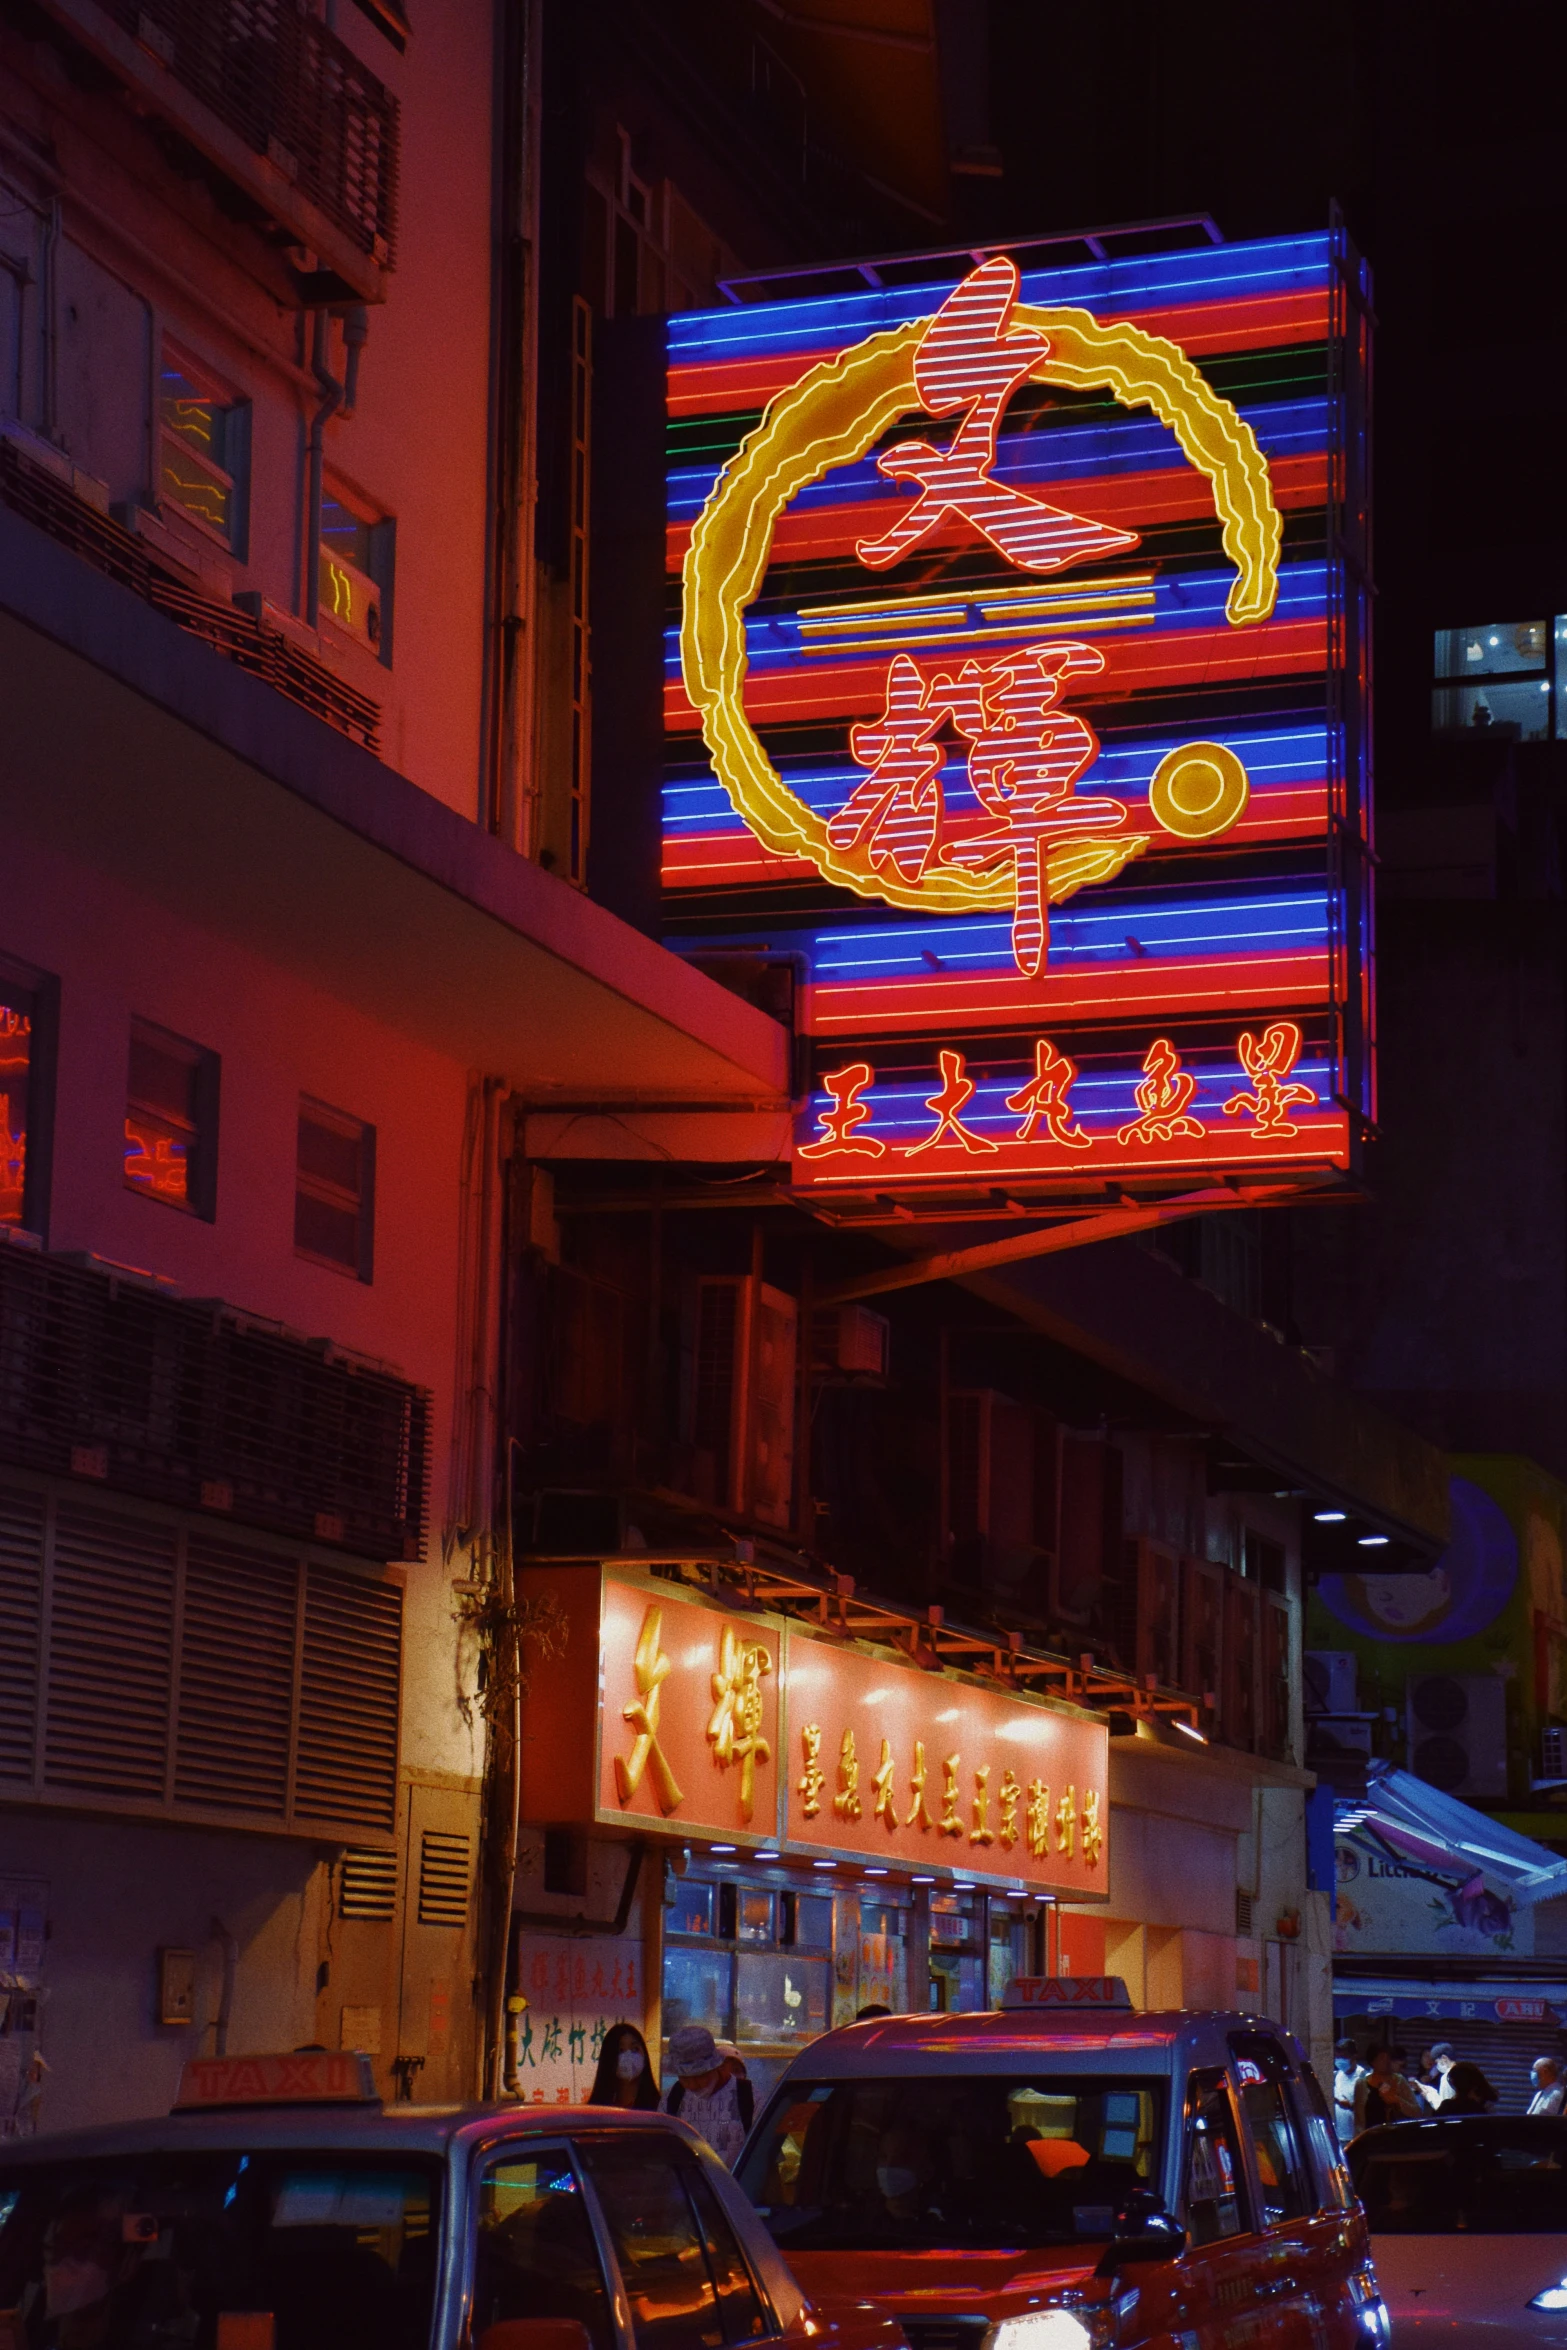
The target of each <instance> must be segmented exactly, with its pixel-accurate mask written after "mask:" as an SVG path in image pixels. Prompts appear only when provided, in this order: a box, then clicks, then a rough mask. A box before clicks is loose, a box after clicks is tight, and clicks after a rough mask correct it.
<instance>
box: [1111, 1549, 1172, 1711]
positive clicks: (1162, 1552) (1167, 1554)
mask: <svg viewBox="0 0 1567 2350" xmlns="http://www.w3.org/2000/svg"><path fill="white" fill-rule="evenodd" d="M1122 1590H1123V1593H1124V1594H1125V1596H1126V1597H1127V1598H1128V1599H1130V1600H1131V1602H1132V1622H1131V1624H1130V1625H1129V1626H1125V1627H1123V1629H1122V1637H1121V1650H1122V1654H1123V1657H1125V1658H1126V1659H1127V1660H1128V1661H1129V1662H1132V1663H1133V1664H1134V1666H1135V1669H1136V1673H1137V1677H1138V1679H1139V1680H1140V1681H1146V1680H1148V1679H1150V1678H1152V1679H1153V1680H1155V1681H1157V1682H1158V1683H1159V1685H1160V1687H1161V1688H1164V1689H1173V1688H1174V1687H1175V1686H1176V1685H1177V1684H1178V1683H1179V1681H1180V1678H1181V1640H1180V1632H1181V1561H1180V1556H1179V1553H1178V1552H1176V1551H1174V1550H1171V1549H1170V1548H1168V1546H1167V1545H1166V1544H1164V1543H1162V1542H1150V1541H1148V1540H1146V1539H1145V1538H1144V1537H1142V1536H1138V1537H1135V1538H1133V1539H1131V1540H1129V1541H1128V1542H1127V1545H1126V1572H1125V1574H1124V1576H1123V1578H1122Z"/></svg>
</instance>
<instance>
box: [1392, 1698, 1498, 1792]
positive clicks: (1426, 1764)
mask: <svg viewBox="0 0 1567 2350" xmlns="http://www.w3.org/2000/svg"><path fill="white" fill-rule="evenodd" d="M1407 1702H1408V1718H1409V1767H1410V1769H1411V1770H1412V1771H1413V1772H1414V1774H1415V1777H1416V1778H1417V1779H1424V1780H1425V1782H1426V1784H1427V1785H1428V1786H1430V1787H1436V1788H1439V1789H1440V1790H1441V1792H1442V1793H1443V1794H1444V1795H1458V1796H1463V1797H1466V1798H1467V1797H1469V1796H1474V1795H1478V1796H1480V1797H1482V1798H1484V1797H1487V1796H1501V1795H1505V1794H1506V1793H1507V1690H1506V1687H1505V1685H1504V1683H1502V1682H1501V1681H1499V1680H1498V1679H1497V1678H1496V1675H1495V1674H1494V1673H1422V1674H1420V1675H1419V1676H1418V1677H1416V1678H1415V1679H1413V1680H1411V1682H1410V1683H1409V1687H1408V1691H1407Z"/></svg>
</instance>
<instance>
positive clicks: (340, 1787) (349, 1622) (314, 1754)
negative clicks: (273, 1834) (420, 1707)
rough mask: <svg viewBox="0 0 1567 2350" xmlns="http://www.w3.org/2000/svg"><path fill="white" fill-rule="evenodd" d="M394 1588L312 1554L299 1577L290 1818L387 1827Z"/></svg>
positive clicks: (393, 1739)
mask: <svg viewBox="0 0 1567 2350" xmlns="http://www.w3.org/2000/svg"><path fill="white" fill-rule="evenodd" d="M402 1630H403V1595H402V1593H401V1591H400V1590H399V1589H398V1588H397V1586H396V1585H395V1584H391V1583H372V1582H371V1581H370V1580H369V1579H368V1578H367V1577H366V1576H363V1575H351V1574H346V1573H344V1572H343V1571H342V1570H341V1569H340V1568H336V1567H328V1566H323V1565H321V1564H319V1563H318V1562H317V1561H314V1560H312V1561H311V1563H310V1565H309V1567H308V1568H307V1569H306V1578H305V1655H304V1671H303V1674H302V1677H301V1687H300V1716H299V1765H298V1771H297V1775H296V1777H295V1782H294V1812H295V1816H296V1817H297V1818H299V1819H309V1820H352V1821H355V1822H357V1823H358V1824H359V1825H360V1826H362V1827H367V1828H390V1827H391V1826H392V1824H393V1819H394V1816H395V1811H396V1803H397V1701H398V1685H399V1679H400V1673H401V1662H402Z"/></svg>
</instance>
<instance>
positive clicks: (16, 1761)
mask: <svg viewBox="0 0 1567 2350" xmlns="http://www.w3.org/2000/svg"><path fill="white" fill-rule="evenodd" d="M43 1555H44V1498H43V1495H42V1494H41V1493H36V1492H34V1491H32V1490H31V1489H30V1488H29V1487H26V1486H5V1487H0V1779H30V1778H31V1777H32V1775H33V1745H34V1741H35V1739H36V1737H37V1726H38V1624H39V1598H40V1590H41V1586H42V1581H43Z"/></svg>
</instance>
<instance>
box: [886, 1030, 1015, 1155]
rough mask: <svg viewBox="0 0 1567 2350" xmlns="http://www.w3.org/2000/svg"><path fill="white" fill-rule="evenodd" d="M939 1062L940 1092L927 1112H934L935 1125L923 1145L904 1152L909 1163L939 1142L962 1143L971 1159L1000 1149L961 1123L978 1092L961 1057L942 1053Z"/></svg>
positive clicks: (929, 1100)
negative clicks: (978, 1154)
mask: <svg viewBox="0 0 1567 2350" xmlns="http://www.w3.org/2000/svg"><path fill="white" fill-rule="evenodd" d="M936 1057H937V1061H938V1063H939V1065H940V1069H941V1090H940V1091H939V1092H938V1093H933V1094H928V1095H927V1096H926V1100H925V1107H926V1109H927V1110H934V1112H935V1114H936V1123H935V1125H934V1127H933V1128H932V1129H931V1131H930V1133H929V1134H927V1135H926V1137H925V1139H924V1141H923V1142H912V1143H910V1144H908V1145H907V1147H906V1148H905V1150H904V1153H903V1155H904V1157H905V1158H906V1159H917V1158H918V1157H919V1156H920V1154H921V1152H923V1151H928V1150H932V1149H934V1147H935V1145H936V1144H937V1143H938V1142H943V1141H946V1142H956V1143H961V1144H962V1146H963V1148H964V1150H966V1151H967V1152H968V1154H969V1156H970V1157H971V1158H972V1157H973V1156H974V1155H975V1154H976V1153H978V1152H980V1151H993V1150H996V1149H997V1148H999V1145H998V1144H996V1143H995V1142H993V1141H992V1139H991V1137H990V1136H989V1135H988V1134H975V1133H973V1132H972V1131H971V1130H970V1129H969V1128H968V1127H967V1126H965V1125H964V1124H963V1123H962V1119H961V1116H960V1112H962V1111H964V1110H966V1109H967V1108H968V1106H969V1103H970V1102H971V1101H972V1100H973V1099H974V1095H975V1093H976V1092H977V1091H978V1088H977V1087H976V1085H975V1083H974V1080H973V1078H972V1077H965V1075H964V1074H963V1055H962V1054H961V1053H951V1052H946V1051H943V1052H940V1053H938V1054H937V1056H936Z"/></svg>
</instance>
